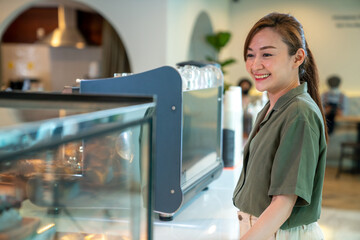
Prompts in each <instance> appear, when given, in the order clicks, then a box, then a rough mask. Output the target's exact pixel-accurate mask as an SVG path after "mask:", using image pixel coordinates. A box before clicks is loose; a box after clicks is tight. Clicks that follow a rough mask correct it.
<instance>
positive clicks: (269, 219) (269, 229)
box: [241, 195, 297, 240]
mask: <svg viewBox="0 0 360 240" xmlns="http://www.w3.org/2000/svg"><path fill="white" fill-rule="evenodd" d="M296 199H297V196H296V195H277V196H273V197H272V200H271V203H270V205H269V206H268V207H267V208H266V209H265V211H264V212H263V213H262V214H261V215H260V217H259V219H258V220H257V221H256V223H255V224H254V226H253V227H252V228H251V229H250V230H249V231H248V232H247V233H246V234H245V235H244V236H243V237H242V238H241V240H252V239H254V240H261V239H264V240H265V239H268V238H270V237H271V236H272V234H274V233H275V232H276V231H277V230H278V229H279V228H280V227H281V225H282V224H283V223H284V222H285V221H286V219H288V218H289V216H290V214H291V212H292V209H293V207H294V205H295V202H296Z"/></svg>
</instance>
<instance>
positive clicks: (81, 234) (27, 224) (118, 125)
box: [0, 92, 156, 240]
mask: <svg viewBox="0 0 360 240" xmlns="http://www.w3.org/2000/svg"><path fill="white" fill-rule="evenodd" d="M155 107H156V103H155V101H154V98H153V97H143V96H112V95H107V96H102V95H89V94H87V95H85V94H84V95H77V94H71V95H70V94H50V93H48V94H47V93H15V92H10V93H8V92H1V93H0V115H1V118H0V239H1V240H2V239H152V219H153V218H152V214H153V189H152V187H153V180H152V179H153V172H152V171H153V170H152V169H153V167H152V164H153V162H152V161H153V159H154V157H153V144H154V141H153V139H154V136H153V134H154V132H153V123H154V116H155V115H154V112H155Z"/></svg>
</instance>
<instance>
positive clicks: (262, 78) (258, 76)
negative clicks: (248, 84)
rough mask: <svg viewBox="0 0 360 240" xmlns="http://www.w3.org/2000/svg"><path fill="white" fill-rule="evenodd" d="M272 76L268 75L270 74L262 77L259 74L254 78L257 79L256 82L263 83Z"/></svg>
mask: <svg viewBox="0 0 360 240" xmlns="http://www.w3.org/2000/svg"><path fill="white" fill-rule="evenodd" d="M270 75H271V74H270V73H268V74H261V75H259V74H257V75H254V77H255V80H256V81H261V80H265V79H266V78H268V77H269V76H270Z"/></svg>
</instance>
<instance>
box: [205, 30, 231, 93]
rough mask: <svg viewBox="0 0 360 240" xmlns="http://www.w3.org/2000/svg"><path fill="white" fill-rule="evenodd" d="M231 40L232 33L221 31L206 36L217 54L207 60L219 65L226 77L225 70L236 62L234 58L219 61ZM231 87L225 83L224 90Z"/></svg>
mask: <svg viewBox="0 0 360 240" xmlns="http://www.w3.org/2000/svg"><path fill="white" fill-rule="evenodd" d="M230 38H231V33H230V32H226V31H220V32H216V33H213V34H208V35H206V42H207V43H208V44H210V45H211V46H212V47H213V48H214V50H215V52H216V54H215V57H211V56H207V57H206V60H208V61H211V62H216V63H218V64H219V65H220V67H221V71H222V72H223V74H224V75H225V74H226V71H225V69H224V68H225V67H226V66H228V65H231V64H233V63H235V62H236V60H235V59H234V58H227V59H223V60H220V59H219V55H220V52H221V50H222V49H223V48H224V47H225V46H226V45H227V44H228V43H229V41H230ZM229 86H230V84H227V83H226V82H224V90H227V89H228V88H229Z"/></svg>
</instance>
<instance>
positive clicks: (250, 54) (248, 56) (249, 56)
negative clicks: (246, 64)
mask: <svg viewBox="0 0 360 240" xmlns="http://www.w3.org/2000/svg"><path fill="white" fill-rule="evenodd" d="M251 57H254V54H252V53H248V54H247V55H246V58H251Z"/></svg>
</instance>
